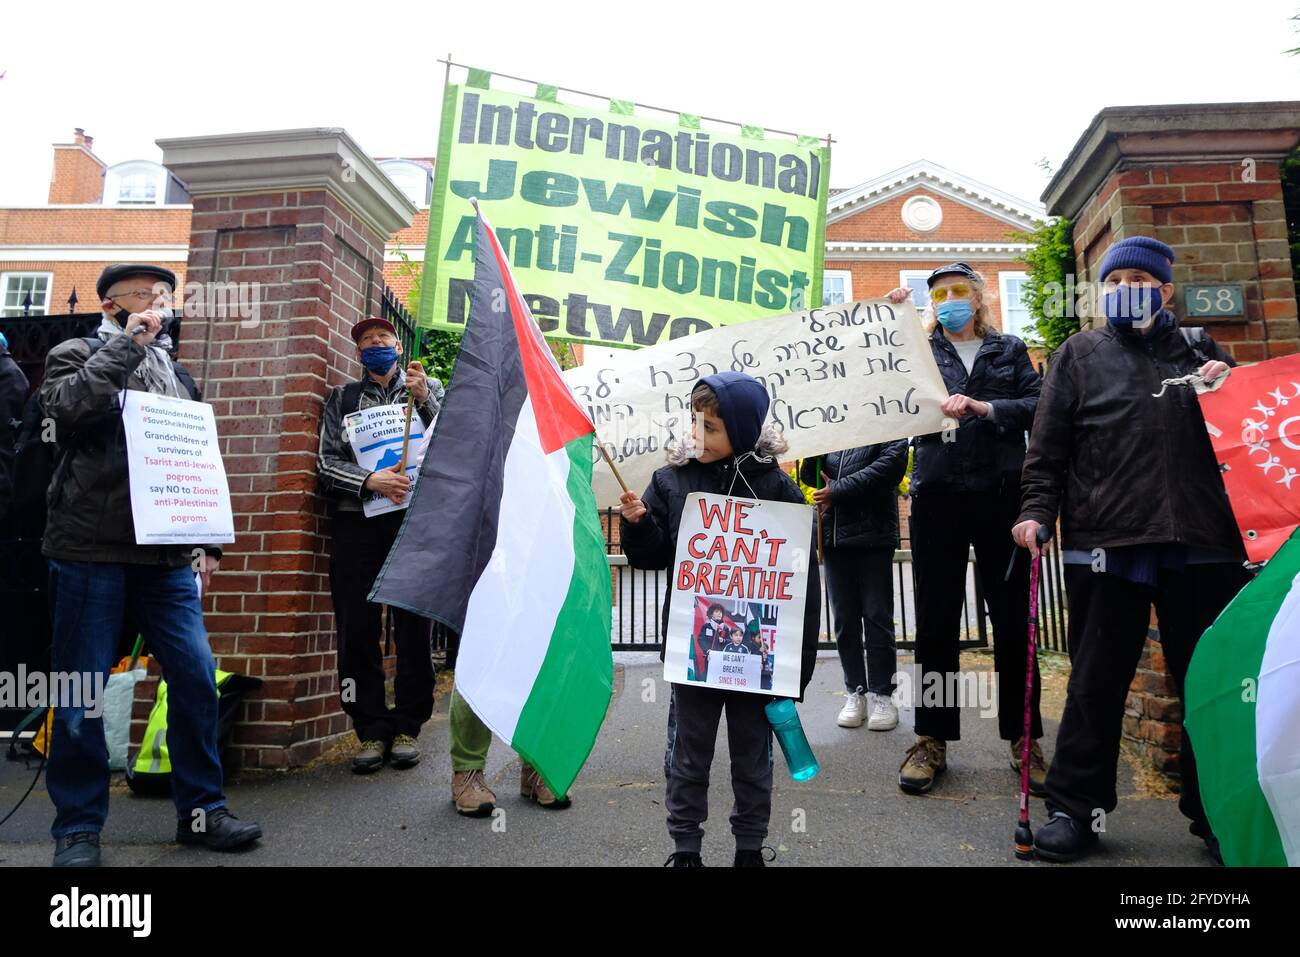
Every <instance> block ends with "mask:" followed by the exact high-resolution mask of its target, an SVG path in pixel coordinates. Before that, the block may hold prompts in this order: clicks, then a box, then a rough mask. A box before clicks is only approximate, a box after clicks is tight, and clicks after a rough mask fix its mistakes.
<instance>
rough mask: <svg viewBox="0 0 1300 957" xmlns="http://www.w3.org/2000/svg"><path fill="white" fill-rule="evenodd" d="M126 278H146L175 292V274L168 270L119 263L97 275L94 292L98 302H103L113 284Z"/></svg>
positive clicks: (158, 267)
mask: <svg viewBox="0 0 1300 957" xmlns="http://www.w3.org/2000/svg"><path fill="white" fill-rule="evenodd" d="M128 276H148V277H149V278H150V279H152V280H154V281H155V282H165V283H166V284H167V287H168V288H169V289H170V290H171V291H172V292H175V291H176V274H175V273H174V272H172V271H171V270H170V269H163V267H162V266H149V265H143V264H137V263H121V264H119V265H116V266H107V267H105V269H104V271H103V272H102V273H100V274H99V280H98V281H97V282H96V283H95V292H96V293H98V295H99V301H100V302H103V301H104V298H105V296H107V294H108V290H109V289H110V288H111V287H112V285H113V283H115V282H117V281H118V280H121V279H126V278H127V277H128Z"/></svg>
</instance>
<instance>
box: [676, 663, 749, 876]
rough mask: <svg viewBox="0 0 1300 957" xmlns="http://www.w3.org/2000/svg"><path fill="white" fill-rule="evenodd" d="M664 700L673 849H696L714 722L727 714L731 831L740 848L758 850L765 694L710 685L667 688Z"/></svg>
mask: <svg viewBox="0 0 1300 957" xmlns="http://www.w3.org/2000/svg"><path fill="white" fill-rule="evenodd" d="M672 689H673V690H672V698H671V700H670V701H669V703H668V750H667V752H666V753H665V754H664V775H665V777H666V778H667V787H666V789H665V794H664V804H665V806H666V807H667V810H668V834H669V836H671V837H672V839H673V843H674V844H675V845H676V850H679V851H695V852H697V853H698V852H699V850H700V842H701V841H702V840H703V839H704V828H703V827H702V826H701V825H703V824H704V822H705V821H706V820H708V817H709V768H710V767H711V766H712V764H713V748H714V745H715V744H716V743H717V740H718V721H719V720H720V719H721V717H722V712H723V710H724V709H725V710H726V712H727V747H728V750H729V751H730V753H731V790H732V794H733V795H734V796H735V804H734V805H733V807H732V809H731V833H732V834H733V835H734V836H735V838H736V847H737V848H738V849H740V850H754V851H756V850H758V849H759V848H761V847H762V846H763V841H764V839H765V838H766V837H767V825H768V820H769V819H770V818H771V816H772V726H771V724H769V723H768V720H767V714H766V713H765V712H764V710H763V708H764V706H765V705H766V704H767V703H768V702H769V701H771V700H772V699H771V698H770V697H768V696H767V695H762V694H753V693H751V692H745V691H718V690H717V689H715V688H693V687H691V686H690V685H679V684H675V685H673V686H672Z"/></svg>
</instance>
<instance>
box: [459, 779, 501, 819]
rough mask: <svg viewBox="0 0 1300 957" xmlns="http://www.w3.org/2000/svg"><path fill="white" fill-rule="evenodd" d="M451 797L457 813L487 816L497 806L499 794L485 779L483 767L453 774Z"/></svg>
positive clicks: (468, 815)
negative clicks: (494, 792)
mask: <svg viewBox="0 0 1300 957" xmlns="http://www.w3.org/2000/svg"><path fill="white" fill-rule="evenodd" d="M451 799H452V801H454V802H455V804H456V813H457V814H464V815H465V816H466V817H487V816H488V815H489V814H491V813H492V811H493V810H495V808H496V806H497V796H496V795H495V794H493V793H492V789H491V788H490V787H488V786H487V781H485V780H484V779H483V771H482V769H475V770H473V771H457V772H456V773H455V774H453V775H452V776H451Z"/></svg>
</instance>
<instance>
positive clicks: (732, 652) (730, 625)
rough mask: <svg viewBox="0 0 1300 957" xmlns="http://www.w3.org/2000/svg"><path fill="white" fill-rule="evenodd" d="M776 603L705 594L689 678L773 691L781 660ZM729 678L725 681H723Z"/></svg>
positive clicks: (698, 609) (697, 607)
mask: <svg viewBox="0 0 1300 957" xmlns="http://www.w3.org/2000/svg"><path fill="white" fill-rule="evenodd" d="M778 614H779V609H778V607H777V606H776V605H762V604H758V603H755V602H745V601H736V600H735V599H730V598H715V597H711V596H707V595H700V596H698V597H697V598H696V600H695V629H694V631H695V639H694V642H693V645H692V648H691V653H690V655H689V657H688V658H687V663H686V680H687V681H694V682H701V683H705V684H707V683H709V682H710V679H712V681H713V683H714V684H719V683H722V684H729V683H731V682H732V681H736V682H737V683H739V685H740V686H741V687H754V686H755V685H754V682H753V678H754V671H755V663H757V674H758V681H757V687H759V688H761V689H762V690H764V691H771V690H772V669H773V666H774V664H775V662H776V632H777V627H776V623H777V615H778ZM724 678H725V679H726V680H725V681H724V680H723V679H724Z"/></svg>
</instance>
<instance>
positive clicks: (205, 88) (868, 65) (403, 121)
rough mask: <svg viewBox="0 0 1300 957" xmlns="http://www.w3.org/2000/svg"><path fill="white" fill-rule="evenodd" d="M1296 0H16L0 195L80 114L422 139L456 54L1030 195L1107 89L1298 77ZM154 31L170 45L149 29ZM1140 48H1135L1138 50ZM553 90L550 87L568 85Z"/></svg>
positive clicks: (1195, 87)
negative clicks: (790, 0) (823, 139)
mask: <svg viewBox="0 0 1300 957" xmlns="http://www.w3.org/2000/svg"><path fill="white" fill-rule="evenodd" d="M1298 10H1300V0H1246V2H1240V3H1236V4H1231V5H1224V4H1222V3H1219V2H1204V0H1193V2H1182V3H1171V2H1160V3H1148V2H1141V0H1127V2H1112V0H1095V2H1091V3H1088V4H1077V3H1076V4H1071V5H1069V6H1066V5H1055V4H1047V3H1043V2H1041V0H1040V2H1037V3H1028V2H1002V3H986V4H980V3H976V2H967V3H953V2H926V0H907V2H902V3H897V4H892V5H888V6H885V5H880V4H866V3H862V2H856V3H834V2H823V0H804V2H801V3H797V4H782V5H775V4H772V5H768V4H748V5H746V4H734V3H728V4H711V3H708V2H701V0H695V2H692V3H684V2H678V0H663V2H658V3H638V4H628V3H610V2H608V0H605V2H571V3H565V2H558V0H557V2H553V3H544V2H539V0H533V2H516V0H480V2H478V3H473V4H433V3H427V2H426V3H406V2H400V0H389V2H386V3H376V4H366V3H356V2H347V3H339V2H327V3H320V4H310V5H309V4H299V3H294V4H288V3H275V2H271V0H261V2H257V3H248V2H243V0H226V2H223V3H221V4H217V5H215V6H214V5H212V4H201V5H200V4H183V3H176V2H169V3H159V2H153V0H136V2H133V3H120V4H109V5H105V4H102V3H81V2H65V3H61V4H47V3H34V4H33V3H24V4H21V5H20V4H9V5H8V9H7V10H6V11H5V13H4V14H3V19H2V20H0V24H2V26H0V71H7V73H6V76H5V77H4V79H3V80H0V130H3V131H4V132H3V136H4V139H3V144H4V149H3V150H2V151H0V203H3V204H15V203H42V202H44V201H45V198H46V194H47V190H48V186H49V173H50V157H51V152H50V144H51V143H54V142H61V143H62V142H69V141H70V139H71V135H72V129H73V127H76V126H81V127H84V128H85V130H86V131H87V132H88V133H90V134H91V135H93V136H94V137H95V152H96V153H97V154H98V155H99V156H100V157H101V158H102V159H104V160H105V161H106V162H108V163H110V164H111V163H116V162H121V161H123V160H127V159H136V158H146V159H155V160H156V159H159V158H160V151H159V150H158V149H157V147H156V146H154V140H155V139H158V138H160V137H169V136H185V135H197V134H209V133H226V132H238V131H246V130H261V129H275V128H281V127H301V126H342V127H344V128H346V129H347V130H348V131H349V132H350V133H351V134H352V135H353V136H354V137H355V138H356V139H357V141H358V142H359V143H360V144H361V145H362V146H363V147H364V148H365V149H366V150H367V151H369V152H370V153H371V154H373V155H381V156H431V155H433V154H434V153H435V151H436V150H435V147H436V144H437V127H438V111H439V105H440V103H441V91H442V83H443V67H442V66H441V65H440V64H438V63H437V62H435V61H436V60H437V58H439V57H443V56H445V55H446V54H447V53H448V52H451V53H453V54H454V57H455V59H456V60H457V61H458V62H462V63H471V64H474V65H478V66H482V67H484V68H487V69H495V70H498V71H501V72H506V73H513V74H516V75H520V76H526V77H532V78H536V79H539V80H542V81H545V82H548V83H555V84H559V85H561V86H569V87H574V88H577V89H583V90H591V91H594V92H597V93H605V94H608V95H611V96H615V97H619V98H624V99H631V100H636V101H639V102H643V103H650V104H653V105H656V106H663V107H668V108H672V109H680V110H684V111H687V112H692V113H698V114H703V115H708V116H718V117H723V118H727V119H734V120H738V121H743V122H753V123H757V124H761V125H765V126H769V127H773V128H778V129H787V130H796V131H799V132H807V133H811V134H815V135H825V134H826V133H828V132H830V133H832V134H833V135H834V136H835V139H836V145H835V149H834V153H833V163H832V171H831V185H833V186H841V187H848V186H852V185H854V184H856V183H859V182H862V181H863V180H866V179H870V178H872V177H875V176H877V175H879V174H881V173H884V172H887V171H889V170H891V169H894V168H896V167H899V166H903V165H905V164H906V163H909V162H911V161H912V160H915V159H918V158H921V157H924V158H926V159H929V160H932V161H934V162H936V163H939V164H941V165H943V166H947V167H949V168H951V169H953V170H956V171H959V172H961V173H963V174H966V175H968V176H972V177H974V178H976V179H979V180H983V181H984V182H987V183H989V184H990V185H992V186H996V187H998V188H1000V189H1002V190H1005V191H1007V192H1010V193H1013V194H1015V195H1018V196H1021V197H1023V198H1026V199H1032V200H1036V199H1038V197H1039V194H1040V193H1041V192H1042V189H1043V187H1044V186H1045V185H1046V183H1047V179H1048V177H1047V174H1046V173H1045V172H1044V171H1043V170H1041V169H1039V168H1037V166H1036V165H1035V164H1036V162H1037V161H1038V160H1039V158H1040V157H1047V158H1048V159H1049V160H1050V162H1051V163H1052V164H1053V165H1055V166H1059V164H1060V163H1061V161H1062V160H1063V159H1064V157H1065V155H1066V153H1067V152H1068V151H1069V149H1070V147H1071V145H1072V144H1073V143H1074V141H1075V139H1076V138H1077V137H1078V136H1079V134H1080V133H1082V131H1083V129H1084V128H1085V127H1086V125H1087V124H1088V122H1089V120H1091V118H1092V117H1093V115H1094V114H1096V112H1097V111H1098V110H1099V109H1101V108H1102V107H1105V106H1117V105H1131V104H1139V103H1146V104H1161V103H1195V102H1227V101H1236V100H1283V99H1296V98H1300V57H1295V56H1286V55H1284V54H1283V52H1282V51H1284V50H1286V49H1288V48H1290V47H1294V46H1297V45H1300V34H1298V33H1296V32H1295V30H1294V27H1295V26H1296V24H1295V23H1292V22H1289V21H1288V17H1290V16H1292V15H1293V14H1295V13H1296V12H1297V11H1298ZM155 33H157V34H158V35H160V36H162V37H165V39H166V43H165V46H166V48H167V49H168V50H169V52H168V53H167V54H166V55H165V56H164V55H163V54H162V53H161V52H158V51H160V50H161V49H162V48H163V46H164V44H162V43H155V42H154V41H153V40H152V37H153V36H154V35H155ZM1131 57H1132V58H1141V59H1142V61H1143V62H1142V63H1141V65H1136V64H1132V63H1129V62H1128V60H1129V59H1130V58H1131ZM561 98H562V99H563V98H564V94H561Z"/></svg>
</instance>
